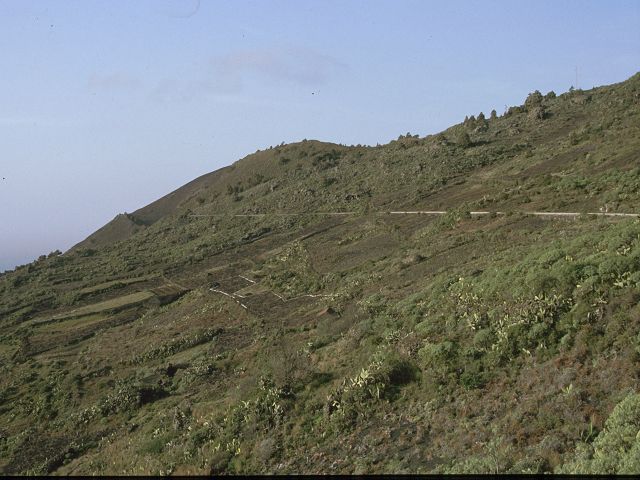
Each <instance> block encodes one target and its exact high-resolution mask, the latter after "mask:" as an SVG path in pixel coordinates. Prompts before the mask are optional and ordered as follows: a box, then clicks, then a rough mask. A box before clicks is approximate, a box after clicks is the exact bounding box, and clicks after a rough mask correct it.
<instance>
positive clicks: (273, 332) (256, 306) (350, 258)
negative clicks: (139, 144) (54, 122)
mask: <svg viewBox="0 0 640 480" xmlns="http://www.w3.org/2000/svg"><path fill="white" fill-rule="evenodd" d="M397 210H405V211H414V210H444V211H446V212H447V213H446V214H444V215H410V214H409V215H391V214H389V213H388V212H390V211H397ZM472 211H487V212H497V211H499V212H504V214H501V215H497V214H488V215H483V216H475V215H470V213H469V212H472ZM534 211H537V212H545V211H546V212H614V213H615V212H627V213H640V74H637V75H635V76H633V77H631V78H630V79H629V80H627V81H625V82H622V83H619V84H616V85H610V86H605V87H598V88H595V89H593V90H589V91H580V90H575V91H570V92H567V93H564V94H562V95H558V96H556V95H555V94H553V93H552V92H550V93H548V94H545V95H543V94H540V93H538V92H534V93H532V94H531V95H529V96H528V97H527V99H526V101H525V102H524V104H523V105H520V106H516V107H511V108H510V109H509V110H508V111H507V112H505V113H504V114H503V115H501V116H498V115H492V114H487V115H486V117H485V115H480V114H477V115H476V116H473V117H470V118H467V119H466V120H465V121H464V122H463V123H461V124H458V125H455V126H453V127H451V128H449V129H447V130H445V131H444V132H441V133H439V134H437V135H430V136H427V137H424V138H421V137H419V136H414V135H410V134H407V135H403V136H401V137H399V138H398V140H395V141H392V142H390V143H389V144H386V145H382V146H377V147H367V146H350V147H347V146H343V145H335V144H328V143H322V142H318V141H302V142H299V143H295V144H290V145H281V146H277V147H273V148H269V149H268V150H264V151H258V152H256V153H255V154H252V155H249V156H247V157H246V158H244V159H242V160H240V161H238V162H236V163H235V164H233V165H231V166H229V167H226V168H225V169H222V170H219V171H217V172H214V173H212V174H208V175H205V176H203V177H200V178H199V179H197V180H195V181H194V182H191V183H190V184H187V185H186V186H185V187H182V188H181V189H178V190H177V191H176V192H173V193H172V194H170V195H169V196H167V197H164V198H163V199H160V200H158V201H156V202H154V203H152V204H151V205H149V206H147V207H144V208H142V209H140V210H138V211H136V212H133V213H132V214H126V215H121V216H119V217H116V219H114V221H113V222H111V223H110V224H109V225H106V226H105V227H103V228H102V229H100V230H99V231H97V232H96V233H95V234H93V235H92V236H91V237H89V238H88V239H87V240H85V241H84V242H81V243H80V244H78V245H77V246H76V247H74V248H73V249H71V250H70V251H69V252H67V253H65V254H64V255H58V254H56V253H52V254H50V255H49V256H43V257H41V258H40V259H39V260H38V261H36V262H33V263H31V264H29V265H24V266H21V267H18V268H16V269H15V270H14V271H11V272H5V273H4V274H2V275H1V276H0V361H1V362H2V365H4V375H3V376H2V377H0V473H2V474H7V475H8V474H19V473H22V474H36V473H37V474H47V473H49V474H60V475H67V474H169V473H174V474H198V473H200V474H209V473H445V472H446V473H526V472H529V473H540V472H564V473H639V472H640V460H639V459H640V437H639V436H638V435H637V432H638V431H639V430H640V394H639V393H638V392H639V391H640V390H639V387H640V385H639V384H640V379H639V376H638V374H639V372H640V368H639V367H640V305H639V300H640V222H639V221H638V220H637V219H634V218H616V217H596V216H589V215H581V216H579V217H577V218H573V217H571V218H545V217H540V216H533V215H527V214H526V213H523V212H534ZM347 212H348V213H349V214H348V215H324V214H326V213H347ZM240 214H243V215H248V214H264V215H261V216H244V217H239V216H234V215H240ZM285 214H286V215H285Z"/></svg>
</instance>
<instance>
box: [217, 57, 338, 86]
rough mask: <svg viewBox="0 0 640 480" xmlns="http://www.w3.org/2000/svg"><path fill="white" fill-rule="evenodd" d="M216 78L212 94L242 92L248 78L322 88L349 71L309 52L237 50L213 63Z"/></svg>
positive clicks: (331, 58) (335, 61) (330, 59)
mask: <svg viewBox="0 0 640 480" xmlns="http://www.w3.org/2000/svg"><path fill="white" fill-rule="evenodd" d="M212 66H213V75H212V78H211V79H210V80H209V81H208V82H207V83H206V85H207V87H208V88H209V89H210V90H213V91H220V92H223V93H235V92H240V91H242V90H243V89H244V88H245V84H246V81H247V79H248V78H249V77H257V79H258V80H261V81H264V80H268V81H274V82H277V83H280V82H285V83H288V84H292V85H297V86H308V87H319V86H322V85H325V84H326V83H327V82H328V81H329V80H330V79H331V77H332V76H334V75H337V74H338V73H340V72H342V71H344V70H346V69H347V65H346V64H344V63H343V62H341V61H339V60H337V59H335V58H333V57H331V56H329V55H325V54H323V53H320V52H317V51H315V50H312V49H308V48H270V49H254V50H237V51H235V52H231V53H229V54H227V55H224V56H221V57H216V58H214V59H213V60H212Z"/></svg>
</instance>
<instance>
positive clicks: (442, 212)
mask: <svg viewBox="0 0 640 480" xmlns="http://www.w3.org/2000/svg"><path fill="white" fill-rule="evenodd" d="M446 213H448V212H447V211H445V210H414V211H391V212H368V213H367V214H369V215H371V214H378V215H445V214H446ZM469 213H470V214H471V215H478V216H479V215H492V214H493V215H506V212H469ZM512 213H514V214H523V215H535V216H539V217H571V218H575V217H579V216H580V215H593V216H597V217H629V218H640V213H617V212H616V213H613V212H611V213H610V212H587V213H580V212H512ZM358 214H359V213H358V212H308V213H237V214H228V213H212V214H192V215H189V216H190V217H267V216H269V215H272V216H285V217H286V216H300V215H327V216H336V215H358Z"/></svg>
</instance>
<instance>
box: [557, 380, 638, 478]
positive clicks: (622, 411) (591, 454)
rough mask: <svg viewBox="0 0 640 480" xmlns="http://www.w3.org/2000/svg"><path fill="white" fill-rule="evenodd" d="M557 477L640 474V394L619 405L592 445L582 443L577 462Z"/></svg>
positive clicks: (572, 462) (628, 397)
mask: <svg viewBox="0 0 640 480" xmlns="http://www.w3.org/2000/svg"><path fill="white" fill-rule="evenodd" d="M557 473H570V474H582V475H585V474H599V475H603V474H604V475H615V474H638V473H640V394H638V393H632V394H629V395H628V396H627V397H626V398H625V399H624V400H622V401H621V402H620V403H619V404H618V405H616V407H615V408H614V409H613V412H611V415H609V418H608V419H607V421H606V423H605V426H604V429H603V430H602V432H600V434H598V436H597V437H596V439H595V440H594V441H593V443H592V444H588V443H579V444H578V445H577V447H576V452H575V454H574V458H573V459H572V460H570V461H569V462H567V463H565V464H564V465H563V466H562V467H560V468H559V469H558V471H557Z"/></svg>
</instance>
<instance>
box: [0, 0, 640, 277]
mask: <svg viewBox="0 0 640 480" xmlns="http://www.w3.org/2000/svg"><path fill="white" fill-rule="evenodd" d="M638 25H640V1H637V0H629V1H622V0H607V1H604V0H598V1H592V0H578V1H572V0H563V1H559V0H553V1H544V0H538V1H535V2H529V1H513V0H503V1H490V0H483V1H472V0H467V1H452V0H446V1H428V0H384V1H383V0H321V1H320V0H288V1H285V0H233V1H232V0H228V1H217V0H200V1H198V0H136V1H135V2H134V1H130V0H101V1H99V0H65V1H63V0H55V1H54V0H42V1H35V0H0V177H1V179H0V272H1V271H3V270H8V269H11V268H13V267H14V266H16V265H19V264H25V263H28V262H30V261H32V260H34V259H35V258H37V257H38V256H39V255H41V254H47V253H49V252H51V251H53V250H56V249H60V250H62V251H65V250H66V249H68V248H69V247H71V246H72V245H74V244H75V243H77V242H79V241H81V240H82V239H84V238H85V237H86V236H88V235H89V234H90V233H92V232H93V231H95V230H96V229H98V228H99V227H101V226H102V225H104V224H105V223H107V222H108V221H110V220H111V219H112V218H113V217H114V216H115V215H116V214H118V213H122V212H132V211H134V210H136V209H138V208H140V207H142V206H144V205H146V204H148V203H150V202H152V201H153V200H155V199H157V198H159V197H162V196H164V195H165V194H167V193H169V192H170V191H172V190H174V189H176V188H178V187H180V186H181V185H183V184H185V183H186V182H188V181H190V180H192V179H194V178H195V177H197V176H199V175H202V174H204V173H207V172H210V171H213V170H216V169H218V168H221V167H223V166H225V165H229V164H231V163H233V162H234V161H236V160H238V159H240V158H242V157H244V156H245V155H247V154H250V153H252V152H255V151H256V150H258V149H264V148H268V147H269V146H271V145H277V144H279V143H281V142H294V141H299V140H302V139H304V138H307V139H318V140H324V141H330V142H335V143H343V144H347V145H351V144H368V145H375V144H377V143H386V142H388V141H390V140H392V139H394V138H397V137H398V135H400V134H405V133H407V132H411V133H412V134H420V135H421V136H423V135H427V134H431V133H436V132H438V131H441V130H443V129H445V128H447V127H448V126H450V125H452V124H455V123H459V122H460V121H462V119H463V118H464V117H465V115H471V114H474V115H477V114H478V113H479V112H481V111H482V112H485V113H487V112H490V111H491V110H492V109H496V110H497V111H498V112H499V113H502V112H503V111H504V110H505V107H506V106H511V105H519V104H522V103H523V101H524V99H525V98H526V96H527V94H528V93H529V92H531V91H533V90H536V89H537V90H540V91H541V92H543V93H546V92H548V91H550V90H554V91H555V92H556V93H562V92H564V91H566V90H568V89H569V87H571V86H572V85H573V86H575V85H576V68H577V74H578V79H577V86H578V87H579V88H585V89H586V88H591V87H594V86H598V85H605V84H610V83H615V82H619V81H622V80H625V79H626V78H628V77H630V76H631V75H633V74H634V73H636V72H637V71H638V70H640V69H639V65H640V28H638Z"/></svg>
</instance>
